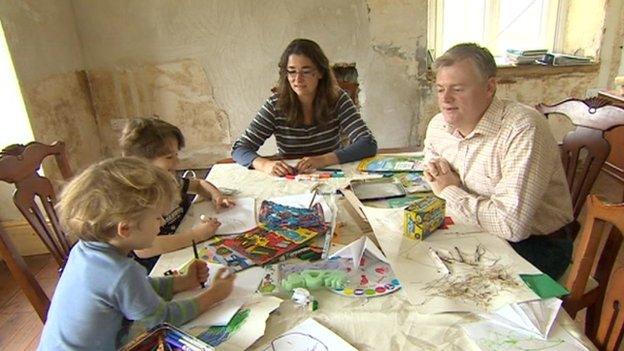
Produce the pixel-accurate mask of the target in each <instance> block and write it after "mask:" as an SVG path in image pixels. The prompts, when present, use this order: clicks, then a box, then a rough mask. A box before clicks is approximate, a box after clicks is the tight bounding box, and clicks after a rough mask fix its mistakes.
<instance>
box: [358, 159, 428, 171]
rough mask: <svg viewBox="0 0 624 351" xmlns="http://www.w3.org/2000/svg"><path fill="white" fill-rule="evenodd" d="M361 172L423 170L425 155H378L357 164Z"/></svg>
mask: <svg viewBox="0 0 624 351" xmlns="http://www.w3.org/2000/svg"><path fill="white" fill-rule="evenodd" d="M357 170H358V171H360V172H422V171H423V170H424V162H423V155H377V156H374V157H369V158H365V159H363V160H362V161H360V164H358V166H357Z"/></svg>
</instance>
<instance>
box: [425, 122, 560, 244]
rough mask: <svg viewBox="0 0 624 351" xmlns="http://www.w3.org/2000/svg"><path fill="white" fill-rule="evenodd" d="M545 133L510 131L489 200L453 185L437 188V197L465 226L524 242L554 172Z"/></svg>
mask: <svg viewBox="0 0 624 351" xmlns="http://www.w3.org/2000/svg"><path fill="white" fill-rule="evenodd" d="M546 132H547V131H542V130H539V129H538V128H536V127H535V126H534V125H528V124H527V125H526V126H522V127H519V128H518V129H516V130H515V131H514V133H513V134H512V135H511V136H510V141H509V142H508V147H507V149H506V150H505V151H504V158H503V161H502V164H501V173H502V177H501V179H500V180H499V182H498V183H497V185H496V186H495V188H494V192H493V194H492V195H491V196H490V197H489V198H488V197H485V196H482V195H477V194H473V193H470V192H469V191H467V190H466V189H465V188H463V187H462V186H457V185H449V186H446V187H443V188H442V189H438V192H439V194H438V196H440V197H441V198H443V199H445V200H446V201H447V206H448V207H449V208H452V209H453V210H454V211H455V212H457V213H459V214H460V215H461V216H463V217H464V218H463V219H465V220H466V221H467V222H468V223H473V224H478V225H480V226H481V227H482V228H483V229H485V230H486V231H488V232H490V233H493V234H496V235H498V236H500V237H502V238H504V239H507V240H510V241H521V240H524V239H526V238H527V237H529V236H530V235H531V234H532V233H530V223H531V220H532V218H533V216H534V215H535V211H536V210H537V208H538V207H539V205H540V201H541V200H542V196H543V194H544V193H545V190H546V187H547V186H548V183H549V180H550V177H551V175H552V172H553V170H554V167H553V165H552V163H551V161H550V158H548V157H547V152H549V151H550V150H546V148H545V147H546V137H547V135H545V133H546ZM436 181H437V180H436Z"/></svg>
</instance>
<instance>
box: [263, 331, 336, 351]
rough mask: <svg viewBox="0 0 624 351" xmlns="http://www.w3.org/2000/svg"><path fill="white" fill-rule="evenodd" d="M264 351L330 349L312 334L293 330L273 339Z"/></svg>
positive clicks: (325, 350)
mask: <svg viewBox="0 0 624 351" xmlns="http://www.w3.org/2000/svg"><path fill="white" fill-rule="evenodd" d="M263 351H329V348H328V347H327V345H325V344H324V343H323V342H322V341H321V340H319V339H317V338H315V337H314V336H312V335H310V334H305V333H299V332H291V333H286V334H282V335H280V336H278V337H277V338H275V339H273V340H271V343H270V344H269V346H267V347H266V348H265V349H264V350H263Z"/></svg>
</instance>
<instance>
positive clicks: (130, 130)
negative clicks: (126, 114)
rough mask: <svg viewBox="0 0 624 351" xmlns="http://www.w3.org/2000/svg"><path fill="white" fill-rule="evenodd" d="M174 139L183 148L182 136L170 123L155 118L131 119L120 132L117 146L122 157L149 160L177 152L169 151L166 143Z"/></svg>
mask: <svg viewBox="0 0 624 351" xmlns="http://www.w3.org/2000/svg"><path fill="white" fill-rule="evenodd" d="M171 138H173V139H175V140H176V141H177V142H178V147H179V148H180V149H182V148H183V147H184V135H182V132H181V131H180V129H179V128H178V127H176V126H174V125H173V124H171V123H168V122H165V121H163V120H160V119H157V118H133V119H130V120H128V122H127V123H126V126H125V127H124V129H123V131H122V132H121V137H120V138H119V144H120V145H121V152H122V155H123V156H137V157H144V158H147V159H149V160H151V159H154V158H156V157H160V156H164V155H167V154H169V153H171V152H174V151H178V150H170V149H169V145H168V143H167V141H168V140H169V139H171Z"/></svg>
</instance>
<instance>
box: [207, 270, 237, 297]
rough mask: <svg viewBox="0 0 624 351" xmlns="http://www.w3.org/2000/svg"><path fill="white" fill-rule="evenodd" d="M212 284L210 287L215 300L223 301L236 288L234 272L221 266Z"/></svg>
mask: <svg viewBox="0 0 624 351" xmlns="http://www.w3.org/2000/svg"><path fill="white" fill-rule="evenodd" d="M216 274H217V275H216V276H215V278H214V280H213V282H212V285H210V288H208V291H210V292H211V295H212V297H213V298H214V302H218V301H221V300H223V299H225V298H226V297H228V295H230V293H231V292H232V289H233V288H234V278H235V275H234V273H232V272H230V271H229V270H228V269H227V268H220V269H219V271H217V273H216Z"/></svg>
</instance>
